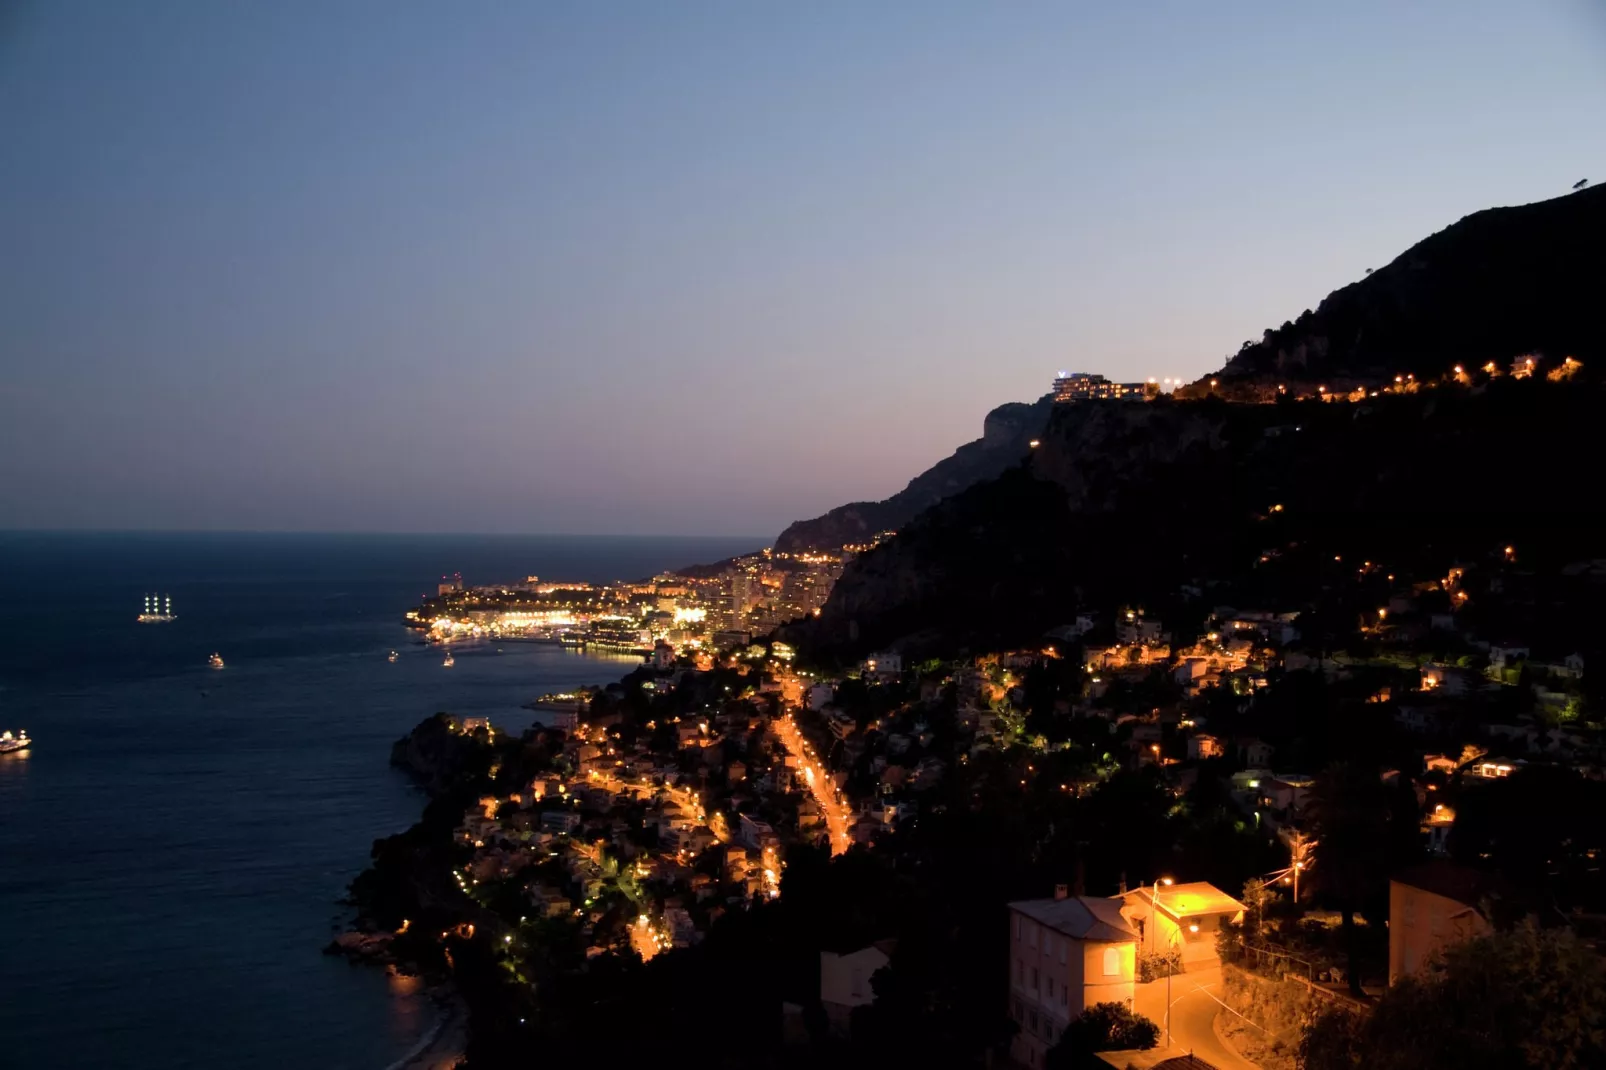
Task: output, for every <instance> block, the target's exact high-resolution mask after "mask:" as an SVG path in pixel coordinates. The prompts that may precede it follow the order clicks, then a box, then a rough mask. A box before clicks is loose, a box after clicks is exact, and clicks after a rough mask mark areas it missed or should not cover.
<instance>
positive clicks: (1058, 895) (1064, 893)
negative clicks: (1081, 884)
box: [1054, 884, 1071, 899]
mask: <svg viewBox="0 0 1606 1070" xmlns="http://www.w3.org/2000/svg"><path fill="white" fill-rule="evenodd" d="M1070 894H1071V890H1070V888H1068V887H1066V886H1065V885H1063V884H1056V885H1054V898H1055V899H1064V898H1066V897H1068V896H1069V895H1070Z"/></svg>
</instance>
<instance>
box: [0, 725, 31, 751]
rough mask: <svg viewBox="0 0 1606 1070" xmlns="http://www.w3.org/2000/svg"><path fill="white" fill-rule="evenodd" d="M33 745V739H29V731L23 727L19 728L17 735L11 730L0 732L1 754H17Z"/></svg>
mask: <svg viewBox="0 0 1606 1070" xmlns="http://www.w3.org/2000/svg"><path fill="white" fill-rule="evenodd" d="M31 746H33V740H31V739H29V738H28V733H27V732H26V731H24V730H23V729H21V728H19V729H17V732H16V734H15V735H12V734H11V732H10V731H5V732H0V754H15V753H17V752H18V751H21V750H27V749H28V748H29V747H31Z"/></svg>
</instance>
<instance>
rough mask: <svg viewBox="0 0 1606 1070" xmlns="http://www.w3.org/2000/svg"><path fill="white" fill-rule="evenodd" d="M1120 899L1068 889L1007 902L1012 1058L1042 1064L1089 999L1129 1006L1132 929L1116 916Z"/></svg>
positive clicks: (1132, 972)
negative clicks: (1014, 1027) (1072, 892)
mask: <svg viewBox="0 0 1606 1070" xmlns="http://www.w3.org/2000/svg"><path fill="white" fill-rule="evenodd" d="M1121 906H1122V903H1121V900H1119V899H1100V898H1096V897H1093V896H1085V895H1070V894H1068V893H1067V890H1066V887H1065V886H1064V885H1060V886H1058V887H1057V888H1056V889H1055V891H1054V898H1052V899H1026V900H1021V901H1019V902H1015V903H1011V904H1009V926H1010V944H1009V947H1010V966H1009V970H1010V974H1009V992H1010V1005H1009V1013H1010V1017H1011V1018H1013V1019H1014V1021H1015V1023H1016V1024H1017V1025H1018V1026H1019V1027H1020V1029H1019V1030H1018V1031H1017V1032H1016V1034H1015V1038H1014V1040H1013V1041H1011V1044H1010V1054H1011V1057H1012V1058H1013V1059H1014V1060H1015V1061H1016V1062H1018V1063H1020V1064H1021V1065H1023V1066H1027V1067H1036V1066H1042V1065H1043V1058H1044V1055H1045V1054H1046V1053H1047V1051H1048V1049H1050V1048H1052V1047H1053V1046H1054V1045H1055V1044H1056V1043H1058V1042H1059V1039H1060V1036H1061V1035H1062V1034H1063V1033H1064V1031H1065V1027H1066V1026H1067V1025H1069V1024H1070V1022H1071V1019H1073V1018H1075V1017H1077V1016H1078V1015H1080V1014H1081V1013H1082V1012H1083V1011H1084V1010H1086V1009H1087V1008H1088V1007H1091V1006H1092V1005H1093V1004H1095V1003H1105V1002H1110V1001H1114V1002H1119V1003H1126V1004H1127V1005H1129V1006H1130V1004H1131V1001H1132V997H1133V994H1134V980H1135V976H1136V968H1137V941H1138V932H1137V930H1136V929H1134V928H1133V927H1132V926H1131V925H1130V924H1129V923H1128V922H1127V920H1126V919H1125V918H1124V917H1122V916H1121Z"/></svg>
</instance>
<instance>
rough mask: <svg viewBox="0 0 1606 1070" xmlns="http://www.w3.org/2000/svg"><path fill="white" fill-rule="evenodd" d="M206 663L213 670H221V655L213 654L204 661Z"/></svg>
mask: <svg viewBox="0 0 1606 1070" xmlns="http://www.w3.org/2000/svg"><path fill="white" fill-rule="evenodd" d="M206 663H207V664H208V665H210V666H212V668H214V669H221V668H223V655H222V654H213V655H212V656H211V657H209V658H207V659H206Z"/></svg>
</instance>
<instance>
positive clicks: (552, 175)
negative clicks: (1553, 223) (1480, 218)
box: [0, 0, 1606, 536]
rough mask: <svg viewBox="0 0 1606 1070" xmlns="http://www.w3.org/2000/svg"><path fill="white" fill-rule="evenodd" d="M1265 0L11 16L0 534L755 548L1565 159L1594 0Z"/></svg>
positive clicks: (1583, 151) (1140, 369) (87, 2)
mask: <svg viewBox="0 0 1606 1070" xmlns="http://www.w3.org/2000/svg"><path fill="white" fill-rule="evenodd" d="M1300 7H1303V6H1302V5H1301V6H1300ZM1294 8H1295V5H1286V4H1277V3H1270V2H1246V3H1242V4H1233V5H1223V6H1203V5H1197V4H1186V3H1181V2H1175V3H1170V2H1167V3H1156V4H1153V5H1094V4H1082V3H1069V2H1056V3H1023V4H1013V5H985V4H957V3H941V2H938V3H931V2H921V3H914V2H902V0H900V2H884V3H877V4H872V5H865V4H849V3H840V2H826V3H821V4H815V5H808V6H806V7H797V8H780V7H768V6H759V5H751V4H742V3H735V2H729V3H727V2H687V3H684V4H674V5H660V4H648V3H629V2H626V3H619V4H613V5H602V6H596V5H565V4H527V5H491V4H482V5H463V6H459V7H455V8H452V9H450V10H447V9H443V8H440V7H436V6H430V5H424V4H419V3H403V2H397V3H379V2H370V0H360V2H359V0H340V2H329V3H311V2H306V0H292V2H289V3H282V4H246V3H226V2H225V3H218V2H213V0H148V2H145V3H141V4H119V3H114V2H111V0H84V2H81V3H76V4H49V3H27V2H24V3H21V4H18V5H12V6H9V7H7V9H6V10H5V11H4V12H3V13H0V128H3V129H5V130H6V132H7V134H6V138H5V139H4V140H3V141H0V173H3V174H4V175H5V176H6V177H5V181H4V183H3V184H0V240H3V241H4V245H5V248H6V250H7V253H8V254H9V255H7V256H5V257H4V258H0V322H4V324H5V331H4V335H3V336H0V355H3V360H0V528H10V527H27V528H114V529H209V530H311V531H429V532H554V533H619V534H634V533H641V534H691V533H696V534H744V535H748V534H762V535H767V536H773V534H774V533H776V532H778V531H779V530H780V529H781V528H782V527H784V526H785V525H786V524H787V523H788V522H789V521H792V520H795V519H801V518H805V517H809V516H813V515H816V514H818V513H821V512H823V511H825V510H827V509H829V508H831V507H833V506H836V505H840V504H843V503H845V502H849V501H854V500H863V499H879V498H882V497H885V496H887V495H889V494H892V493H894V492H896V491H897V490H899V489H900V488H901V487H902V486H903V485H904V483H905V482H906V481H907V480H908V479H910V478H911V477H913V476H914V475H916V474H918V473H919V472H920V471H921V470H923V469H924V468H926V467H928V466H929V465H931V464H932V463H934V462H935V461H937V460H939V459H940V458H941V457H943V456H945V455H946V454H948V453H949V452H950V451H952V450H953V449H954V448H955V447H956V446H958V445H960V444H961V443H963V442H965V441H968V440H970V439H972V438H975V437H977V436H978V435H979V434H980V433H981V426H982V418H983V416H984V415H985V414H986V413H987V411H988V410H990V409H992V408H994V407H995V406H997V405H999V404H1002V403H1004V402H1008V401H1031V400H1034V399H1036V398H1038V397H1041V396H1042V395H1044V394H1046V393H1048V392H1049V391H1050V389H1051V387H1052V382H1053V379H1054V378H1055V375H1056V374H1057V373H1058V372H1060V370H1061V369H1067V368H1069V369H1076V370H1082V371H1087V372H1091V373H1097V374H1101V375H1105V376H1108V377H1109V378H1110V379H1112V380H1115V381H1118V382H1140V381H1144V380H1147V379H1150V378H1156V379H1162V378H1168V377H1173V376H1178V377H1182V378H1184V379H1192V378H1196V377H1198V376H1201V375H1203V374H1205V373H1206V372H1208V371H1211V370H1213V369H1215V368H1217V367H1219V366H1220V365H1221V364H1222V363H1223V362H1225V360H1226V359H1227V358H1228V357H1229V356H1231V354H1232V353H1233V352H1235V351H1236V350H1237V349H1238V347H1239V346H1240V345H1241V344H1242V343H1243V342H1244V341H1245V340H1248V339H1252V338H1258V337H1259V336H1260V333H1261V331H1262V330H1264V329H1266V328H1269V327H1275V326H1277V325H1279V324H1281V323H1282V322H1283V321H1284V320H1287V319H1291V318H1293V317H1296V316H1297V315H1298V314H1299V313H1300V312H1301V311H1302V310H1304V309H1306V308H1313V307H1315V306H1316V304H1317V303H1318V302H1319V301H1320V300H1321V299H1322V298H1323V297H1324V296H1325V295H1326V294H1327V293H1328V292H1330V291H1331V290H1333V289H1335V288H1337V287H1340V286H1343V285H1345V284H1347V283H1350V282H1353V281H1355V280H1357V279H1359V278H1361V277H1363V275H1364V274H1365V272H1366V270H1367V269H1369V268H1376V267H1380V266H1382V265H1383V264H1384V263H1386V262H1387V261H1389V260H1390V259H1392V258H1393V257H1394V256H1396V255H1398V254H1399V253H1400V252H1402V251H1403V250H1404V249H1405V248H1407V247H1408V246H1410V245H1411V244H1412V243H1414V242H1416V241H1418V240H1420V239H1422V238H1424V237H1426V236H1428V235H1429V234H1431V233H1433V232H1435V231H1437V230H1440V229H1442V228H1443V227H1445V226H1448V225H1449V224H1451V223H1453V222H1454V221H1455V220H1457V219H1459V218H1461V217H1462V216H1465V215H1466V214H1468V213H1470V212H1474V211H1478V210H1480V209H1483V208H1488V207H1493V206H1496V205H1506V204H1519V203H1526V202H1530V201H1536V200H1542V199H1546V198H1549V197H1553V196H1561V195H1563V194H1565V193H1567V192H1568V191H1569V189H1570V188H1571V187H1572V186H1573V184H1574V183H1575V182H1576V181H1577V180H1579V179H1582V178H1589V179H1591V180H1594V181H1599V180H1606V146H1602V145H1601V144H1600V143H1599V141H1598V139H1594V138H1590V137H1589V134H1590V133H1592V132H1593V131H1594V130H1595V129H1596V128H1597V126H1598V116H1599V115H1600V113H1601V110H1602V107H1603V106H1606V14H1603V12H1602V9H1601V8H1600V6H1599V5H1597V4H1591V3H1588V2H1586V0H1555V2H1548V3H1539V4H1531V5H1509V4H1498V3H1494V2H1492V0H1455V2H1452V0H1427V2H1423V3H1419V4H1412V5H1408V6H1405V5H1398V4H1390V3H1383V2H1381V0H1366V2H1361V3H1356V4H1352V5H1347V6H1343V7H1341V8H1312V9H1302V10H1295V9H1294Z"/></svg>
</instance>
